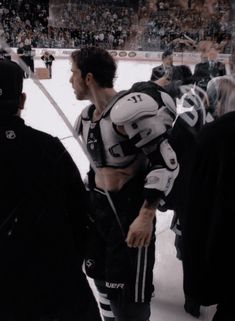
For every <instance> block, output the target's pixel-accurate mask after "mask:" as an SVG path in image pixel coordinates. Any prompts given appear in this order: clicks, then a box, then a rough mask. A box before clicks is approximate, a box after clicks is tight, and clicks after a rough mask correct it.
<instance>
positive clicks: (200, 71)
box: [193, 48, 226, 91]
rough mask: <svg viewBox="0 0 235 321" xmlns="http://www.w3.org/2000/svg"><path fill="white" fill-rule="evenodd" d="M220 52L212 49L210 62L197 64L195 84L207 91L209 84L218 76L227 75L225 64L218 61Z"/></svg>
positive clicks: (209, 54) (194, 75)
mask: <svg viewBox="0 0 235 321" xmlns="http://www.w3.org/2000/svg"><path fill="white" fill-rule="evenodd" d="M217 56H218V51H217V50H216V49H215V48H210V49H209V52H208V61H205V62H200V63H198V64H196V66H195V69H194V74H193V79H194V82H195V83H196V85H197V86H199V87H201V88H202V89H203V90H205V91H206V88H207V84H208V82H209V81H210V80H211V79H212V78H214V77H218V76H224V75H226V68H225V64H224V63H223V62H221V61H218V60H217Z"/></svg>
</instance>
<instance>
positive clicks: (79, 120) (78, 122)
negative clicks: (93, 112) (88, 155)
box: [74, 105, 92, 135]
mask: <svg viewBox="0 0 235 321" xmlns="http://www.w3.org/2000/svg"><path fill="white" fill-rule="evenodd" d="M91 107H92V105H88V106H87V107H85V108H84V109H83V111H82V112H81V114H80V115H79V116H78V118H77V120H76V121H75V124H74V130H75V131H76V133H77V134H78V135H80V134H81V132H82V120H83V119H84V120H89V112H90V109H91Z"/></svg>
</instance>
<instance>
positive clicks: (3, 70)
mask: <svg viewBox="0 0 235 321" xmlns="http://www.w3.org/2000/svg"><path fill="white" fill-rule="evenodd" d="M22 89H23V71H22V69H21V68H20V66H19V65H18V64H17V63H16V62H13V61H10V60H8V59H3V60H0V113H4V114H14V113H16V112H17V109H18V107H19V97H20V94H21V93H22Z"/></svg>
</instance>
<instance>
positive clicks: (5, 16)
mask: <svg viewBox="0 0 235 321" xmlns="http://www.w3.org/2000/svg"><path fill="white" fill-rule="evenodd" d="M199 4H200V0H198V1H193V0H191V1H182V0H178V1H175V0H169V1H161V0H155V1H151V0H134V1H130V0H129V1H123V0H115V1H113V0H112V1H111V0H96V1H94V0H87V1H57V0H51V1H46V0H44V1H34V0H18V1H12V0H2V1H1V3H0V35H4V38H5V39H6V41H7V43H8V44H9V46H11V47H19V44H20V43H21V42H23V43H24V42H25V41H27V42H30V43H31V45H32V47H35V48H36V47H38V48H53V47H55V48H78V47H79V46H81V45H84V44H91V45H99V46H102V47H103V48H106V49H119V50H120V49H126V50H150V51H151V50H158V51H159V50H165V49H166V48H171V49H173V50H174V51H192V50H195V49H196V47H197V46H196V44H197V43H198V42H199V41H202V40H212V41H214V42H216V43H218V45H219V48H220V52H221V53H229V52H230V38H231V33H232V31H231V24H229V7H228V1H225V0H219V1H217V6H216V8H215V10H214V12H213V13H212V14H210V15H208V11H207V10H204V8H203V6H202V5H199Z"/></svg>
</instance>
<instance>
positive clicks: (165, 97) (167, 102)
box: [160, 91, 176, 116]
mask: <svg viewBox="0 0 235 321" xmlns="http://www.w3.org/2000/svg"><path fill="white" fill-rule="evenodd" d="M160 93H161V98H162V101H163V104H164V106H165V107H166V108H167V109H168V110H169V111H170V112H171V113H173V114H174V115H175V116H176V104H175V102H174V100H173V98H172V97H171V96H170V95H169V94H167V93H165V92H164V91H160Z"/></svg>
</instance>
